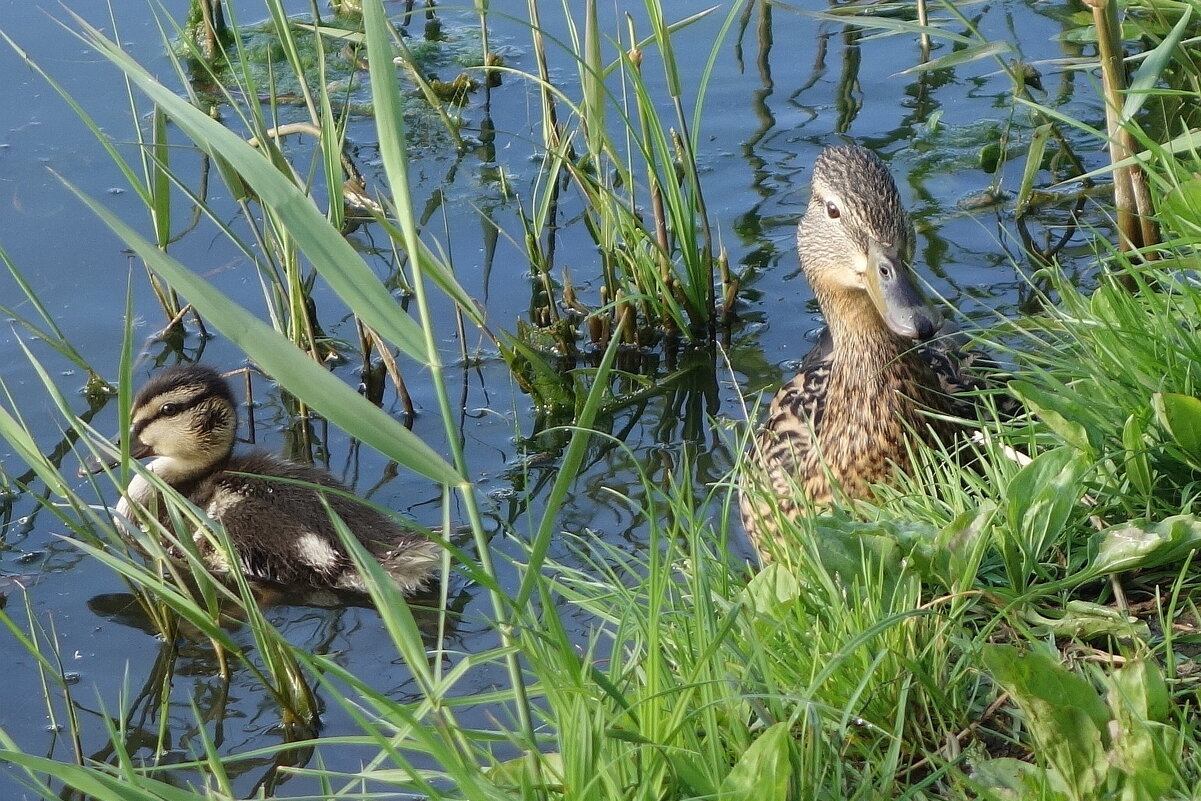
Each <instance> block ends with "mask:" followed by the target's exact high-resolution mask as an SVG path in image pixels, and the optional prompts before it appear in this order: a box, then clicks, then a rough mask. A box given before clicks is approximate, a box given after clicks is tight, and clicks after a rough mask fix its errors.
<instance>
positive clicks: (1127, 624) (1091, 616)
mask: <svg viewBox="0 0 1201 801" xmlns="http://www.w3.org/2000/svg"><path fill="white" fill-rule="evenodd" d="M1022 617H1024V618H1025V619H1026V620H1028V621H1029V622H1030V623H1032V624H1034V625H1035V626H1037V627H1038V628H1039V629H1041V632H1040V633H1043V634H1047V633H1049V634H1053V635H1055V636H1056V637H1063V638H1067V639H1074V640H1093V639H1096V638H1097V637H1113V638H1116V639H1119V640H1130V639H1131V638H1138V639H1143V640H1145V639H1147V638H1149V637H1150V636H1151V635H1150V629H1149V628H1148V626H1147V624H1146V623H1143V622H1142V621H1140V620H1139V619H1138V618H1132V617H1129V616H1128V615H1124V614H1122V613H1121V612H1120V611H1118V610H1117V609H1114V608H1113V607H1110V606H1102V605H1101V604H1096V603H1091V602H1089V601H1079V600H1075V601H1068V602H1067V604H1066V605H1065V606H1064V608H1063V611H1062V613H1057V614H1055V616H1054V617H1048V616H1046V615H1041V614H1039V613H1038V612H1037V611H1035V610H1034V608H1030V609H1027V610H1026V611H1025V612H1023V613H1022Z"/></svg>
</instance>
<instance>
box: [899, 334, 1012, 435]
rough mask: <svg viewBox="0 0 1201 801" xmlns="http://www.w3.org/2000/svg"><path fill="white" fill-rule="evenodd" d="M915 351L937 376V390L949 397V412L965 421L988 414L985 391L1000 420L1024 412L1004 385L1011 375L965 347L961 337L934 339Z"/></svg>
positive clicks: (987, 358) (978, 352)
mask: <svg viewBox="0 0 1201 801" xmlns="http://www.w3.org/2000/svg"><path fill="white" fill-rule="evenodd" d="M918 350H919V353H920V354H921V356H922V359H923V360H924V361H925V362H926V364H928V365H929V366H930V369H931V370H933V371H934V375H936V376H937V377H938V384H939V389H940V390H941V391H942V393H943V394H944V395H946V396H947V397H948V398H950V401H951V409H950V411H951V412H952V413H953V414H955V415H957V416H959V417H963V418H967V419H969V420H970V419H974V418H978V417H980V415H981V413H984V414H991V413H992V412H991V411H989V409H990V408H991V407H990V406H988V405H986V404H985V402H984V399H983V397H982V396H983V395H985V394H987V395H988V396H989V398H990V400H991V404H992V407H995V408H996V414H997V416H998V417H1000V418H1001V419H1002V420H1009V419H1012V418H1014V417H1017V416H1018V415H1019V414H1021V413H1022V412H1023V411H1024V407H1023V406H1022V402H1021V401H1020V400H1018V399H1017V398H1016V397H1014V396H1013V394H1012V393H1010V392H1009V391H1008V389H1006V387H1005V384H1006V382H1007V381H1008V380H1009V379H1010V378H1011V377H1012V376H1010V375H1009V373H1008V372H1006V371H1005V369H1004V368H1003V367H1001V365H1000V364H999V363H998V362H997V361H996V360H995V359H993V358H992V357H991V356H989V355H988V354H987V353H985V352H984V351H981V350H976V349H972V348H967V347H965V346H964V344H963V341H962V338H961V337H955V336H952V337H947V338H945V339H939V340H934V341H931V342H928V343H925V344H923V345H922V346H921V347H920V348H919V349H918Z"/></svg>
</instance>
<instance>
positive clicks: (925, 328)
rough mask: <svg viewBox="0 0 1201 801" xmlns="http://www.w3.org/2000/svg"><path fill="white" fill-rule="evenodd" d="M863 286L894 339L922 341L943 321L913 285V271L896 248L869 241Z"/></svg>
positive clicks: (932, 334)
mask: <svg viewBox="0 0 1201 801" xmlns="http://www.w3.org/2000/svg"><path fill="white" fill-rule="evenodd" d="M864 284H865V285H866V287H867V294H868V297H870V298H871V300H872V304H873V305H874V306H875V307H876V311H877V312H879V314H880V318H881V319H882V320H884V324H885V325H887V326H888V327H889V329H890V330H891V331H892V332H893V333H894V334H896V335H897V336H902V337H905V338H906V339H913V340H917V341H919V342H925V341H926V340H928V339H930V338H931V337H933V336H934V332H935V331H937V330H938V329H939V327H940V326H941V325H942V318H941V317H940V316H939V314H938V312H936V311H935V310H934V308H933V307H932V306H931V305H930V303H929V301H927V300H926V298H925V296H923V295H922V293H921V291H920V290H919V289H918V288H917V285H916V284H914V283H913V272H912V271H911V270H910V269H909V265H908V264H906V263H905V260H904V259H902V258H901V257H900V255H899V254H898V253H897V252H896V247H895V246H889V245H884V244H882V243H880V242H878V241H875V240H872V241H870V242H869V243H868V248H867V270H866V271H865V276H864Z"/></svg>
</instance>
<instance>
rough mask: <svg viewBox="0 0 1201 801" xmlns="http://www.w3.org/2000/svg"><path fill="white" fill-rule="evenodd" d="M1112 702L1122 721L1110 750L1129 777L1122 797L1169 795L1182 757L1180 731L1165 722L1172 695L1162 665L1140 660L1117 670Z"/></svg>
mask: <svg viewBox="0 0 1201 801" xmlns="http://www.w3.org/2000/svg"><path fill="white" fill-rule="evenodd" d="M1109 706H1110V709H1112V710H1113V713H1114V720H1115V722H1116V724H1117V725H1116V726H1115V729H1116V733H1115V738H1114V745H1113V749H1112V752H1111V753H1113V755H1114V757H1115V759H1114V763H1115V766H1116V767H1117V768H1118V769H1119V770H1120V771H1122V773H1123V774H1125V779H1126V786H1125V787H1124V788H1123V794H1122V798H1123V799H1130V801H1141V799H1152V798H1164V797H1166V793H1167V792H1168V790H1170V789H1171V787H1172V783H1173V777H1174V776H1175V774H1176V768H1175V766H1176V764H1178V762H1179V747H1178V741H1179V738H1180V733H1179V731H1177V730H1176V729H1174V728H1172V727H1170V726H1165V725H1163V724H1165V723H1168V717H1169V714H1170V711H1171V698H1170V696H1169V694H1168V686H1167V683H1166V682H1165V681H1164V677H1163V673H1162V672H1161V671H1160V669H1159V667H1158V666H1157V665H1155V664H1153V663H1151V662H1149V661H1147V660H1143V659H1139V660H1134V661H1131V662H1127V663H1126V664H1125V665H1124V666H1122V667H1120V668H1118V669H1117V670H1115V671H1114V672H1113V675H1112V676H1111V677H1110V689H1109Z"/></svg>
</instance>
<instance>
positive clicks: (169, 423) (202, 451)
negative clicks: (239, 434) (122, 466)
mask: <svg viewBox="0 0 1201 801" xmlns="http://www.w3.org/2000/svg"><path fill="white" fill-rule="evenodd" d="M237 425H238V413H237V407H236V405H235V404H234V398H233V393H232V392H230V389H229V384H228V383H226V381H225V379H224V378H222V377H221V374H220V373H218V372H217V371H216V370H213V369H212V368H210V367H204V366H203V365H199V364H188V365H178V366H175V367H168V368H167V369H165V370H163V371H162V372H160V373H159V374H158V375H156V376H155V377H154V378H152V379H151V380H150V381H149V382H147V383H146V385H145V386H144V387H142V389H141V390H139V391H138V394H137V397H135V398H134V401H133V419H132V421H131V423H130V438H131V441H130V447H129V450H130V453H131V454H132V455H133V456H134V458H137V459H140V458H142V457H145V456H161V457H167V458H170V459H174V460H176V461H177V462H179V463H180V464H181V465H187V466H191V467H194V468H203V467H206V466H208V465H211V464H214V463H215V462H218V461H220V460H222V459H224V458H225V457H227V456H229V453H230V451H231V450H233V446H234V435H235V432H236V430H237Z"/></svg>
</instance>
